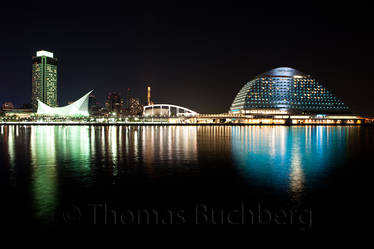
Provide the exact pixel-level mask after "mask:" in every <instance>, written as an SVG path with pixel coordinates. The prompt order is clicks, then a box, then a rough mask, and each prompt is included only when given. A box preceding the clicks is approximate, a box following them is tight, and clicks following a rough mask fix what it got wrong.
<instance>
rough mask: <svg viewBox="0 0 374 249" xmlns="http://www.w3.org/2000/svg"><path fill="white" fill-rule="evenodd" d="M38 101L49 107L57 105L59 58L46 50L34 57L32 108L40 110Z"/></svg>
mask: <svg viewBox="0 0 374 249" xmlns="http://www.w3.org/2000/svg"><path fill="white" fill-rule="evenodd" d="M38 100H39V101H41V102H43V103H45V104H46V105H48V106H51V107H56V106H57V105H58V103H57V58H54V57H53V53H51V52H47V51H44V50H41V51H38V52H36V56H33V57H32V108H33V111H36V110H37V109H38Z"/></svg>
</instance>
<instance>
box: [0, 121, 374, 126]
mask: <svg viewBox="0 0 374 249" xmlns="http://www.w3.org/2000/svg"><path fill="white" fill-rule="evenodd" d="M0 125H30V126H32V125H33V126H374V123H373V124H240V123H238V124H219V123H217V124H214V123H209V124H205V123H200V124H181V123H176V124H173V123H162V122H160V123H135V122H132V123H80V122H76V123H75V122H66V123H59V122H51V123H44V122H3V123H0Z"/></svg>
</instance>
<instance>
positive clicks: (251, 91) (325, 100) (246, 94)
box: [230, 67, 349, 114]
mask: <svg viewBox="0 0 374 249" xmlns="http://www.w3.org/2000/svg"><path fill="white" fill-rule="evenodd" d="M230 112H232V113H245V114H287V113H290V114H306V113H315V114H322V113H329V114H330V113H349V109H348V107H347V106H346V105H345V104H344V103H343V102H341V101H340V100H339V99H338V98H336V97H335V96H334V95H333V94H331V93H330V92H329V91H328V90H326V89H325V88H324V87H323V86H322V85H321V84H320V83H319V82H318V81H317V80H316V79H313V78H311V77H310V76H309V75H306V74H303V73H301V72H299V71H297V70H295V69H293V68H287V67H280V68H275V69H273V70H271V71H269V72H266V73H263V74H261V75H259V76H257V77H256V78H254V79H253V80H251V81H249V82H248V83H247V84H245V85H244V86H243V88H242V89H241V90H240V91H239V93H238V94H237V95H236V97H235V99H234V102H233V103H232V105H231V108H230Z"/></svg>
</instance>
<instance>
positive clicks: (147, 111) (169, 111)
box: [143, 104, 199, 117]
mask: <svg viewBox="0 0 374 249" xmlns="http://www.w3.org/2000/svg"><path fill="white" fill-rule="evenodd" d="M143 115H144V116H145V117H173V116H176V117H194V116H197V115H199V114H198V113H197V112H195V111H192V110H190V109H188V108H185V107H182V106H177V105H170V104H155V105H147V106H144V109H143Z"/></svg>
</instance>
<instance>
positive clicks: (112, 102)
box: [105, 92, 124, 115]
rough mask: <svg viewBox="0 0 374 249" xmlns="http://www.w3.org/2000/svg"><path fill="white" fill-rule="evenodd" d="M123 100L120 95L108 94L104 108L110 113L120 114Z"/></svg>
mask: <svg viewBox="0 0 374 249" xmlns="http://www.w3.org/2000/svg"><path fill="white" fill-rule="evenodd" d="M123 103H124V101H123V98H122V96H121V94H120V93H116V92H112V93H109V94H108V96H107V98H106V101H105V108H106V109H107V111H109V112H110V113H115V114H116V115H119V114H122V110H123Z"/></svg>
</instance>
